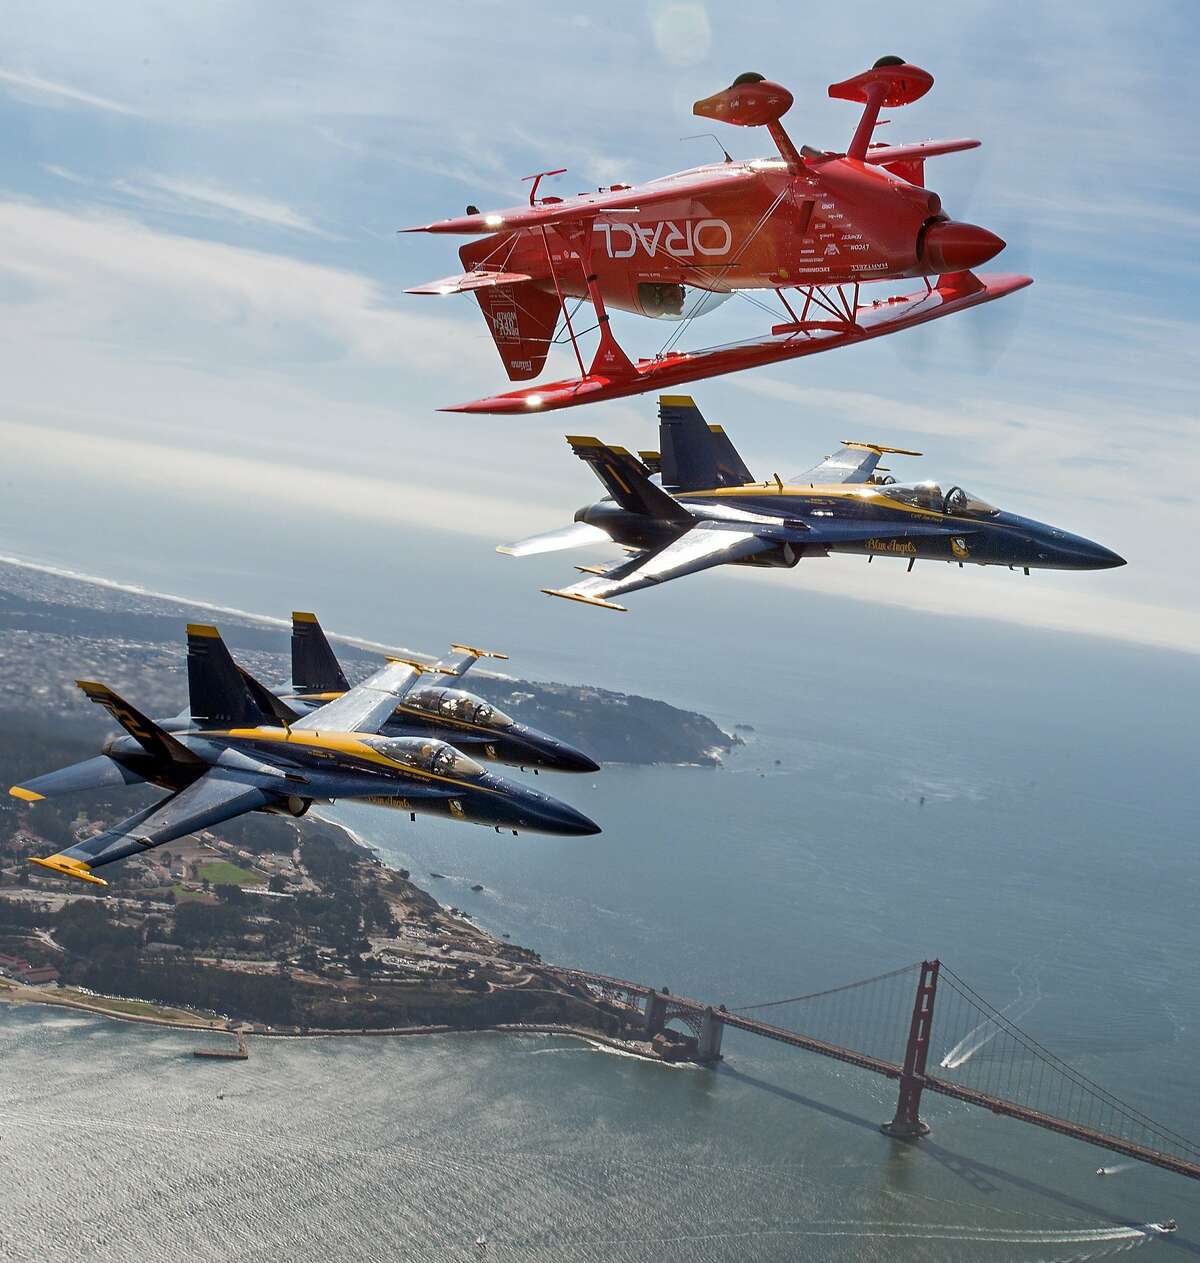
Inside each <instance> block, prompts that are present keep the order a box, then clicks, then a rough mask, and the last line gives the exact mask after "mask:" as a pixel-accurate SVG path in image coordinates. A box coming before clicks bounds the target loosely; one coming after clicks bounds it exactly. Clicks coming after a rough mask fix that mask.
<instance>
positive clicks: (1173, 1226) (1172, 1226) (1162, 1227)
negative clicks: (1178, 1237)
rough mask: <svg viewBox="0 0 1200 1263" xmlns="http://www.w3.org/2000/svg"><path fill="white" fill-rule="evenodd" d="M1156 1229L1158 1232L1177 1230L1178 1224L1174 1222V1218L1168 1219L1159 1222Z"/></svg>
mask: <svg viewBox="0 0 1200 1263" xmlns="http://www.w3.org/2000/svg"><path fill="white" fill-rule="evenodd" d="M1158 1230H1159V1232H1178V1231H1179V1225H1178V1224H1177V1223H1176V1222H1175V1220H1174V1219H1168V1220H1167V1221H1166V1223H1161V1224H1159V1225H1158Z"/></svg>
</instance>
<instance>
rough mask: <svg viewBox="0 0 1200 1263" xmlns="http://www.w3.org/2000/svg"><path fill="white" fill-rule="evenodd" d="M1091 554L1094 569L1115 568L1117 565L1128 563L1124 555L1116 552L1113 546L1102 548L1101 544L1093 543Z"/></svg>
mask: <svg viewBox="0 0 1200 1263" xmlns="http://www.w3.org/2000/svg"><path fill="white" fill-rule="evenodd" d="M1091 556H1092V569H1093V570H1115V569H1116V568H1117V566H1124V565H1127V564H1128V563H1127V562H1126V560H1125V558H1124V557H1122V556H1120V555H1119V554H1118V553H1114V552H1113V551H1112V549H1111V548H1102V547H1101V546H1100V545H1099V544H1093V545H1092V547H1091Z"/></svg>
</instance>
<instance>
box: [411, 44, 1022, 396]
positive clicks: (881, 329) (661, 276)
mask: <svg viewBox="0 0 1200 1263" xmlns="http://www.w3.org/2000/svg"><path fill="white" fill-rule="evenodd" d="M932 85H933V76H932V75H930V74H928V73H927V72H926V71H924V70H921V69H920V68H919V67H917V66H913V65H909V64H908V63H907V62H905V61H904V60H903V59H901V58H899V57H882V58H880V60H879V61H877V62H876V63H875V65H874V66H873V67H872V68H871V69H870V70H866V71H864V72H863V73H862V74H858V75H855V76H854V77H853V78H851V79H847V80H846V81H845V82H843V83H835V84H832V85H831V86H830V88H829V95H830V96H831V97H835V98H838V99H840V100H846V101H854V102H857V103H859V104H861V105H862V106H863V112H862V117H861V118H860V120H859V123H858V126H857V128H856V129H855V132H854V136H853V137H852V139H851V141H850V144H849V147H848V148H847V150H846V152H845V153H833V152H828V151H826V150H820V149H814V148H811V147H810V146H807V145H804V146H801V147H800V148H797V147H796V146H795V145H794V144H793V142H792V139H791V137H790V136H789V135H788V134H787V132H786V131H785V130H784V127H783V124H782V123H781V121H780V120H781V118H782V117H783V115H784V114H785V113H786V112H787V111H788V109H789V108H790V107H791V105H792V100H793V98H792V94H791V93H790V92H789V91H788V90H787V89H786V88H783V87H781V86H780V85H779V84H777V83H773V82H771V81H770V80H768V79H765V78H764V77H763V76H762V75H759V74H744V75H739V76H738V77H737V78H736V79H735V80H734V81H733V83H732V84H730V86H729V87H728V88H725V89H724V90H723V91H721V92H718V93H716V95H714V96H711V97H708V98H706V99H705V100H703V101H697V102H696V103H695V105H694V106H693V112H694V113H695V114H697V115H699V116H701V117H703V118H709V119H716V120H718V121H721V122H725V123H731V124H733V125H734V126H736V127H765V128H766V129H767V131H768V132H769V133H770V135H771V138H772V140H773V141H774V142H775V147H776V149H777V150H778V151H779V156H778V157H775V158H766V159H756V160H752V161H747V162H735V161H721V162H717V163H712V164H709V165H707V166H702V167H695V168H693V169H692V170H690V171H683V172H680V173H678V174H676V175H669V176H664V177H662V178H660V179H657V180H651V181H649V182H648V183H646V184H641V185H629V184H614V185H611V186H609V187H608V188H606V189H600V190H598V191H597V192H595V193H581V194H579V195H578V196H576V197H569V198H559V197H552V196H544V197H540V198H539V197H538V190H539V185H540V183H541V180H542V176H541V175H538V176H534V177H530V178H531V179H532V181H533V183H532V185H531V188H530V194H529V202H528V205H526V206H520V207H514V208H511V209H507V210H498V211H486V212H484V211H480V210H478V209H477V208H476V207H474V206H470V207H468V208H467V210H468V213H467V214H466V215H464V216H461V217H459V218H457V219H445V220H440V221H438V222H436V223H431V224H425V225H423V226H421V227H418V228H408V229H405V230H404V231H406V232H430V233H452V234H461V235H465V236H471V237H478V238H480V239H479V240H475V241H471V242H469V243H468V244H466V245H464V246H463V247H462V249H461V250H460V251H459V258H460V259H461V261H462V265H463V268H464V271H463V272H462V274H461V275H458V276H450V277H446V278H445V279H443V280H439V281H432V282H430V283H429V284H427V285H420V286H417V287H416V288H414V289H410V290H408V291H407V292H408V293H410V294H426V295H433V294H461V293H472V294H474V295H475V298H476V301H477V302H478V303H479V306H480V309H481V310H482V312H483V314H484V317H485V319H486V320H487V322H488V327H489V329H490V330H491V333H492V337H493V339H494V340H495V343H496V347H497V350H498V351H499V352H500V358H501V360H502V361H503V363H504V366H505V369H506V370H507V372H508V376H509V378H510V379H511V380H512V381H531V380H532V379H534V378H536V377H537V376H538V375H539V374H540V373H541V371H542V369H543V367H544V365H545V362H546V357H547V354H548V353H549V350H550V346H551V344H552V343H553V341H554V340H555V333H556V330H557V329H558V323H559V320H560V318H562V319H563V320H564V321H565V324H566V332H567V338H568V340H569V341H570V344H571V346H572V349H573V350H574V353H575V358H576V361H577V363H578V366H579V375H578V376H577V377H572V378H569V379H566V380H563V381H556V382H548V383H544V384H541V385H535V386H527V387H523V388H521V389H518V390H512V391H508V392H506V393H503V394H497V395H492V396H490V397H488V398H485V399H477V400H475V401H474V402H472V403H467V404H462V405H459V406H458V407H453V408H447V409H444V410H445V411H451V412H482V413H517V412H525V411H529V410H534V409H540V410H543V411H544V410H549V409H553V408H566V407H572V406H575V405H579V404H584V403H593V402H597V401H599V400H604V399H615V398H620V397H623V396H627V395H636V394H641V393H643V392H645V391H651V390H660V389H663V388H665V387H670V386H674V385H677V384H679V383H681V382H688V381H695V380H698V379H701V378H705V377H715V376H719V375H721V374H724V373H733V372H738V371H740V370H742V369H748V368H756V367H759V366H760V365H764V364H773V363H777V362H779V361H783V360H789V359H795V358H798V357H799V356H802V355H812V354H815V353H817V352H820V351H831V350H833V349H834V348H836V347H840V346H846V345H849V344H851V343H855V342H860V341H863V340H865V339H867V338H875V337H881V336H883V335H884V334H889V333H895V332H897V331H898V330H900V329H907V328H911V327H912V326H914V325H918V324H924V323H925V322H927V321H930V320H937V319H940V318H941V317H943V316H948V315H950V314H952V313H954V312H957V311H963V310H965V309H966V308H968V307H975V306H978V305H979V304H980V303H986V302H991V301H992V300H993V299H996V298H1002V297H1004V295H1006V294H1011V293H1012V292H1013V291H1014V290H1018V289H1021V288H1023V287H1024V286H1026V285H1029V284H1030V283H1031V278H1030V277H1028V276H1015V275H997V274H989V275H983V276H979V275H976V274H975V272H974V271H973V269H975V268H978V267H980V266H982V265H983V264H985V263H987V262H988V260H989V259H992V258H994V257H995V256H996V255H997V254H999V253H1000V251H1001V250H1003V249H1004V244H1005V243H1004V242H1003V241H1002V240H1001V239H1000V238H999V237H998V236H996V235H995V234H994V233H992V232H989V231H988V230H987V229H986V228H980V227H978V226H977V225H975V224H967V223H960V222H958V221H956V220H954V219H951V218H950V216H949V215H948V214H947V213H946V212H945V210H944V209H943V207H942V202H941V198H940V197H938V195H937V194H936V193H935V192H933V191H932V190H930V189H928V188H926V187H925V161H926V159H927V158H931V157H935V156H937V155H939V154H949V153H956V152H958V151H960V150H964V149H974V148H976V147H977V146H978V144H979V141H977V140H926V141H920V142H918V143H915V144H904V145H883V144H878V143H876V142H875V141H874V140H873V139H872V138H873V136H874V133H875V128H876V126H877V125H878V123H879V121H880V120H879V112H880V110H881V109H882V108H883V107H884V106H887V107H888V108H894V107H898V106H902V105H908V104H910V103H911V102H913V101H916V100H917V99H918V98H920V97H922V96H924V95H925V93H926V92H928V91H929V89H930V87H932ZM544 174H545V175H551V174H554V175H557V174H561V172H546V173H544ZM901 279H919V280H920V282H921V283H920V284H919V285H917V286H915V287H914V288H912V289H910V290H908V291H907V292H901V293H891V294H888V295H887V296H886V297H883V298H876V299H868V298H866V297H864V296H863V294H862V286H864V285H865V284H867V283H869V282H874V283H878V282H882V281H895V280H901ZM752 290H773V291H774V292H775V294H776V295H777V297H778V300H779V303H780V312H779V319H778V321H777V323H775V324H773V325H772V326H771V328H770V331H769V332H768V333H766V334H763V335H760V336H759V337H756V338H752V339H750V340H748V341H743V342H737V343H732V344H728V345H725V346H718V347H712V348H709V349H707V350H699V351H683V350H679V349H677V343H678V341H679V334H680V333H681V332H682V331H683V329H684V328H686V326H687V325H689V324H690V323H691V321H692V320H694V319H696V318H697V317H698V316H702V315H704V314H706V313H707V312H709V311H711V310H712V309H713V308H714V307H716V306H718V305H719V304H720V303H722V302H724V301H725V300H726V299H728V298H729V297H731V296H732V295H734V294H737V293H739V292H742V291H752ZM568 300H578V303H580V304H581V303H583V302H585V301H586V302H590V303H591V306H592V308H593V310H594V313H595V321H596V325H597V327H598V329H599V345H598V346H597V348H596V350H595V353H594V355H593V356H592V358H591V360H590V363H585V358H584V354H583V350H582V347H581V344H580V338H579V331H578V330H577V329H576V327H575V323H574V322H573V320H572V314H573V313H572V312H571V311H570V310H569V308H568ZM755 302H756V305H758V306H762V303H761V301H760V300H755ZM610 308H612V309H615V310H620V311H627V312H632V313H634V314H636V315H640V316H647V317H651V318H654V319H659V320H668V321H675V322H678V327H677V328H676V329H675V331H674V332H673V333H672V335H671V336H669V337H668V338H667V341H666V343H665V344H664V346H663V348H662V349H661V350H660V351H659V353H658V354H656V355H654V356H653V357H651V358H644V359H639V360H636V361H635V360H632V359H631V358H630V357H629V356H628V355H627V354H626V352H625V351H624V349H623V348H622V347H621V345H620V344H619V343H618V342H617V339H616V338H615V336H614V335H613V332H612V327H611V323H610V320H609V314H608V313H609V309H610Z"/></svg>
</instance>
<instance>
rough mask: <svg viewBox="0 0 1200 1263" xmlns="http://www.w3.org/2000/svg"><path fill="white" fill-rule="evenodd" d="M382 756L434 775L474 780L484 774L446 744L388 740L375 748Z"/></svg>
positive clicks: (409, 739)
mask: <svg viewBox="0 0 1200 1263" xmlns="http://www.w3.org/2000/svg"><path fill="white" fill-rule="evenodd" d="M376 748H377V749H378V750H379V752H380V753H381V754H384V755H386V756H387V757H388V758H389V759H394V760H395V761H396V762H397V763H404V764H406V765H407V766H408V767H412V768H416V769H417V770H418V771H421V772H431V773H432V774H433V775H434V776H455V777H458V778H460V779H473V778H474V777H476V776H482V775H483V768H482V767H480V766H479V764H478V763H476V762H475V760H474V759H472V758H470V757H468V756H467V755H465V754H463V752H462V751H461V750H456V749H455V748H454V747H453V746H452V745H449V744H448V743H447V742H445V741H425V740H423V739H422V738H420V737H388V738H386V739H385V740H383V741H381V742H379V743H378V744H377V747H376Z"/></svg>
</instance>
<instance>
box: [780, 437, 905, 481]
mask: <svg viewBox="0 0 1200 1263" xmlns="http://www.w3.org/2000/svg"><path fill="white" fill-rule="evenodd" d="M888 452H892V453H894V454H895V455H897V456H920V455H921V453H920V452H913V451H909V450H908V449H907V448H904V447H884V446H882V445H881V444H878V443H856V442H855V441H854V440H853V439H843V440H842V446H841V447H839V448H838V450H837V451H836V452H832V453H830V455H828V456H826V457H825V459H824V460H823V461H821V462H820V463H819V464H816V465H814V466H813V467H812V468H811V469H806V470H805V471H804V473H802V474H797V475H796V476H795V477H794V478H789V479H788V482H791V483H805V482H806V483H809V484H810V485H811V484H813V483H826V482H866V481H867V480H868V479H869V478H870V477H871V475H872V474H873V473H874V472H875V469H876V467H877V466H878V464H879V462H880V460H881V459H882V457H883V456H884V455H885V454H887V453H888Z"/></svg>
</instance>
